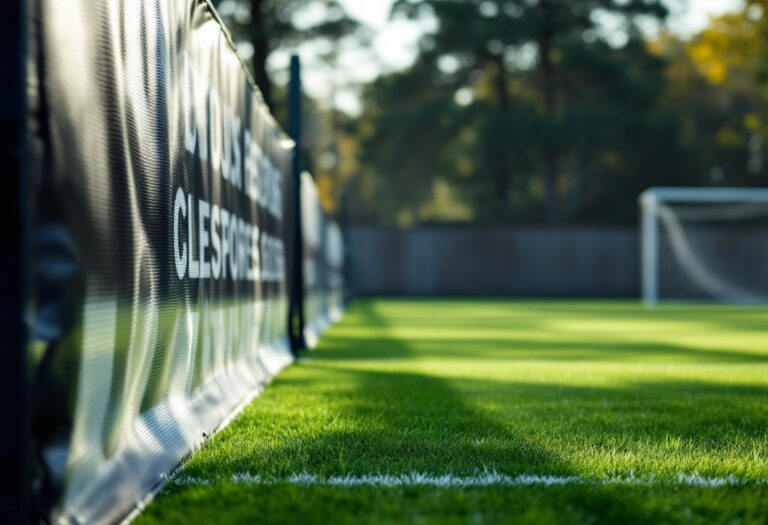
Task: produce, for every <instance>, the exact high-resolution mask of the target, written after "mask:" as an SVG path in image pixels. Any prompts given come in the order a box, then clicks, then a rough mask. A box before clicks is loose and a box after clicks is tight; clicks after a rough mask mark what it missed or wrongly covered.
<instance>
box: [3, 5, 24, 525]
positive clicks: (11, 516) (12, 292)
mask: <svg viewBox="0 0 768 525" xmlns="http://www.w3.org/2000/svg"><path fill="white" fill-rule="evenodd" d="M26 4H27V3H26V2H24V1H22V0H12V1H10V2H7V3H6V4H5V5H4V6H3V16H2V17H0V48H2V50H3V54H4V58H3V59H2V60H0V78H2V79H3V80H2V82H0V172H1V173H3V175H4V176H3V191H2V192H0V201H2V207H3V211H4V213H3V215H4V216H5V217H6V221H7V222H5V223H4V224H3V226H2V232H1V233H0V238H1V239H2V241H0V244H1V246H0V275H2V279H0V281H2V285H0V330H1V331H2V339H3V344H2V347H0V348H2V350H1V351H2V356H1V357H0V399H3V400H6V401H7V402H6V403H5V406H4V407H3V412H4V414H3V428H4V429H3V431H2V432H0V523H21V524H26V523H29V520H30V516H29V513H30V460H29V451H30V416H29V374H28V370H27V366H28V365H27V329H26V323H25V322H24V314H25V312H26V308H27V307H28V301H27V279H28V275H27V274H26V269H27V244H28V235H27V231H26V229H27V220H28V209H27V206H28V190H27V184H28V183H29V180H28V178H27V176H26V160H25V156H26V153H25V151H26V148H25V146H26V131H25V130H26V125H27V122H26V119H27V111H26V106H27V104H26V96H25V86H26V75H25V71H26V68H25V64H26V32H27V16H26V15H27V13H26V8H25V6H26Z"/></svg>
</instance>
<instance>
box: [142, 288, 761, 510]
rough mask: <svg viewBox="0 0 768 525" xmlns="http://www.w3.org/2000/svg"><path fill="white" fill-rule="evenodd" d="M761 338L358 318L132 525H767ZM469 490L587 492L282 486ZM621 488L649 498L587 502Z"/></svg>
mask: <svg viewBox="0 0 768 525" xmlns="http://www.w3.org/2000/svg"><path fill="white" fill-rule="evenodd" d="M767 330H768V310H767V309H760V308H737V307H713V306H703V305H696V306H690V305H686V306H662V307H660V308H658V309H656V310H644V309H643V308H642V307H641V306H639V305H637V304H635V303H630V302H609V301H606V302H594V301H593V302H590V301H579V302H573V301H572V302H554V301H550V302H548V301H500V300H454V301H427V300H423V301H421V300H414V301H402V300H400V301H398V300H381V301H360V302H357V303H355V304H354V305H353V306H352V307H351V308H350V310H349V312H348V313H347V315H346V317H345V318H344V320H343V321H342V322H341V323H339V324H338V325H336V326H334V327H333V328H331V329H330V330H329V331H328V332H327V333H326V334H325V335H324V336H323V338H322V339H321V341H320V345H319V348H318V350H317V352H315V353H312V354H311V355H310V356H309V357H308V358H307V359H306V360H305V361H304V362H302V363H301V364H299V365H297V366H294V367H292V368H291V369H289V370H287V371H286V372H284V373H283V374H282V375H281V376H279V377H278V379H277V380H276V381H275V382H274V383H273V384H272V385H271V386H270V387H269V388H268V389H267V390H266V391H265V393H264V394H263V395H262V396H261V397H260V398H258V399H256V400H255V401H254V402H253V403H252V404H251V405H250V406H249V407H248V408H247V409H246V410H245V412H244V413H243V414H242V415H241V416H240V417H238V418H237V419H236V420H235V421H234V422H233V423H232V425H231V426H229V427H228V428H227V429H225V430H224V431H222V432H221V433H219V434H218V435H216V436H215V437H214V438H213V439H212V440H211V441H210V442H208V443H207V444H206V445H205V446H204V447H203V448H202V449H201V450H199V451H198V452H197V453H196V454H194V455H193V457H192V458H191V459H190V461H189V462H188V463H187V465H186V467H185V468H184V470H183V472H182V473H181V474H180V475H179V477H180V479H181V480H184V479H199V480H204V481H205V482H206V484H204V485H198V484H194V483H189V484H181V483H169V484H168V485H167V487H166V488H165V489H164V490H163V492H162V493H161V494H160V495H159V497H158V498H157V499H156V501H155V502H153V503H152V504H151V505H150V506H149V507H148V508H147V510H146V511H145V512H144V513H143V515H142V516H141V517H140V518H139V519H138V520H137V523H138V524H140V525H148V524H155V523H168V524H176V523H178V524H189V523H238V524H239V523H242V524H251V523H301V524H308V523H354V524H360V523H435V524H443V523H509V522H515V523H584V524H586V523H627V522H635V523H766V522H768V484H766V480H768V433H767V432H768V334H767V333H766V332H767ZM486 471H496V472H499V473H504V474H509V475H522V474H540V475H556V476H578V477H580V478H583V479H584V480H586V481H588V482H589V483H587V484H582V485H569V486H553V487H545V486H528V487H509V486H492V487H485V488H482V487H480V488H478V487H475V488H446V487H431V486H406V487H394V488H386V487H371V486H358V487H338V486H328V485H324V484H312V485H297V484H293V483H289V482H288V481H287V478H288V477H289V476H291V475H295V474H300V473H309V474H312V475H316V476H318V477H320V478H326V477H331V476H339V475H355V476H360V475H366V474H377V473H382V474H403V473H412V472H421V473H427V474H435V475H441V474H453V475H457V476H472V475H478V474H482V473H483V472H486ZM243 473H250V474H251V475H258V476H260V477H261V478H262V479H264V480H267V481H268V482H265V483H235V482H233V481H232V476H233V474H243ZM680 474H683V475H692V474H698V475H700V476H704V477H727V476H734V477H736V478H738V479H739V480H743V481H744V484H743V485H739V486H725V487H696V486H686V485H681V484H679V483H677V482H676V479H677V476H678V475H680ZM631 476H635V477H637V478H642V479H645V480H651V482H650V483H649V484H646V485H630V484H621V483H618V484H616V483H613V484H610V483H604V481H605V480H610V479H615V478H617V477H619V478H628V477H631Z"/></svg>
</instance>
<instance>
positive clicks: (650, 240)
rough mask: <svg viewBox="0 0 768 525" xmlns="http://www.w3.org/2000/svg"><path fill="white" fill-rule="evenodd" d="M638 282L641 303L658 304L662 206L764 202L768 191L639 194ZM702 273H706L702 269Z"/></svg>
mask: <svg viewBox="0 0 768 525" xmlns="http://www.w3.org/2000/svg"><path fill="white" fill-rule="evenodd" d="M639 203H640V208H641V218H640V230H641V243H640V248H641V261H640V262H641V264H640V266H641V283H642V294H643V302H644V304H645V305H646V306H651V307H652V306H655V305H656V304H657V303H658V301H659V242H660V226H661V224H660V220H659V219H660V215H662V213H661V212H662V208H663V206H664V205H665V204H673V203H677V204H680V203H687V204H717V203H722V204H728V203H752V204H754V203H766V204H768V188H686V187H653V188H649V189H647V190H646V191H644V192H643V193H641V194H640V198H639ZM701 271H704V272H705V271H706V270H705V269H701Z"/></svg>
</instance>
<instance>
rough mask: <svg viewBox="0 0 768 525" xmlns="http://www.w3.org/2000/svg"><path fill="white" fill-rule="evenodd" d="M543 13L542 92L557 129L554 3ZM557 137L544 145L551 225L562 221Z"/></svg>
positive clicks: (546, 0) (544, 4)
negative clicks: (553, 58)
mask: <svg viewBox="0 0 768 525" xmlns="http://www.w3.org/2000/svg"><path fill="white" fill-rule="evenodd" d="M541 9H542V10H543V19H542V31H541V40H540V41H539V55H540V58H539V60H540V62H539V64H540V68H541V81H542V90H543V92H544V115H545V117H546V120H547V123H548V124H550V126H551V128H550V131H551V130H552V128H554V123H555V119H556V118H557V101H556V93H555V87H556V86H555V65H554V63H553V62H552V41H553V39H554V30H553V27H552V26H553V23H552V22H553V18H554V16H555V13H554V9H555V7H554V6H553V5H552V3H551V0H541ZM553 139H554V137H553V136H552V134H551V133H549V134H548V135H547V136H546V137H545V142H544V148H543V153H544V173H543V175H544V180H543V183H544V206H545V209H546V214H547V222H548V223H549V224H557V223H558V222H559V221H560V204H559V199H558V194H557V181H558V179H559V178H560V159H559V152H558V151H557V146H556V145H555V144H554V143H553Z"/></svg>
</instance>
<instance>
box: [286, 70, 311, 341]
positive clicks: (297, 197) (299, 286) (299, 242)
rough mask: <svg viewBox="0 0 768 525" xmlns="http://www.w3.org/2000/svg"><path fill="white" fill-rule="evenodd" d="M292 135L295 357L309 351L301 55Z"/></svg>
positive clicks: (293, 89) (291, 99) (291, 96)
mask: <svg viewBox="0 0 768 525" xmlns="http://www.w3.org/2000/svg"><path fill="white" fill-rule="evenodd" d="M288 114H289V123H288V128H289V134H290V135H291V138H292V139H293V142H294V144H295V145H294V149H293V180H292V182H293V188H292V189H293V202H292V204H293V206H292V208H293V211H292V213H293V232H292V239H291V242H292V243H293V250H292V253H293V260H292V261H291V269H290V272H291V279H290V282H291V290H290V306H289V321H288V322H289V325H288V327H289V333H290V336H291V349H292V350H293V352H294V354H296V353H298V352H299V351H300V350H303V349H304V348H306V346H307V345H306V341H305V340H304V275H303V270H302V269H303V266H304V245H303V242H304V240H303V239H304V237H303V235H302V227H301V172H302V171H303V167H302V164H303V159H302V142H301V62H300V60H299V56H298V55H293V56H291V81H290V87H289V92H288Z"/></svg>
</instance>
